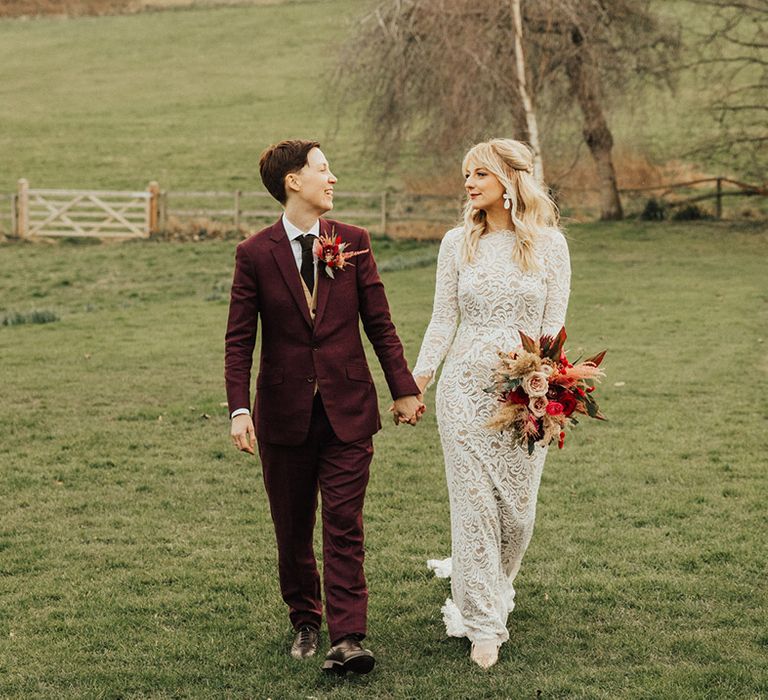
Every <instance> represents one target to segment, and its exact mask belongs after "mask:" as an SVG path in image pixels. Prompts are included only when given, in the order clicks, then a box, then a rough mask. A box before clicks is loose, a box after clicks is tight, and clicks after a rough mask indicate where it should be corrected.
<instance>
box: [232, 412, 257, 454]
mask: <svg viewBox="0 0 768 700" xmlns="http://www.w3.org/2000/svg"><path fill="white" fill-rule="evenodd" d="M229 435H230V437H231V438H232V442H233V443H234V445H235V447H236V448H237V449H238V450H241V451H242V452H249V453H250V454H254V451H253V448H254V447H255V446H256V431H255V430H254V428H253V420H251V417H250V416H249V415H248V414H247V413H241V414H240V415H238V416H235V417H234V418H233V419H232V427H231V428H230V431H229Z"/></svg>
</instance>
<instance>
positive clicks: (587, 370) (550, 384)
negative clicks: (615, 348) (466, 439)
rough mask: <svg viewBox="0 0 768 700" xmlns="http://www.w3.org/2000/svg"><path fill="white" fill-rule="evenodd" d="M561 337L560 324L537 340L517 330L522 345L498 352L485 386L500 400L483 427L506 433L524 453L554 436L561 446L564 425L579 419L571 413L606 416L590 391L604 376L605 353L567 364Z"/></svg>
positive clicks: (574, 422)
mask: <svg viewBox="0 0 768 700" xmlns="http://www.w3.org/2000/svg"><path fill="white" fill-rule="evenodd" d="M565 338H566V333H565V328H561V329H560V332H559V333H558V334H557V335H556V336H554V337H552V336H547V335H545V336H542V337H541V338H540V339H539V340H538V341H536V340H533V338H529V337H528V336H527V335H525V334H524V333H522V332H521V333H520V339H521V341H522V348H521V349H519V350H515V351H513V352H507V353H505V352H499V364H498V366H497V367H496V369H495V370H494V372H493V385H492V386H489V387H488V388H486V389H484V391H486V392H487V393H489V394H492V395H494V396H496V397H497V398H498V400H499V404H500V406H499V408H498V410H497V411H496V413H495V415H494V416H493V417H492V418H491V420H490V421H489V422H488V424H487V427H488V428H491V429H492V430H502V431H503V430H509V431H511V432H512V433H513V435H514V437H515V441H516V442H517V443H518V444H519V445H520V446H521V447H527V448H528V454H533V449H534V447H535V445H536V444H537V443H539V444H541V445H549V443H551V442H552V441H553V440H554V439H555V438H557V446H558V447H560V448H562V446H563V443H564V442H565V428H566V426H567V425H568V424H569V423H570V424H576V423H578V420H577V419H576V417H575V415H574V414H577V413H580V414H583V415H586V416H589V417H590V418H597V419H599V420H605V416H604V415H603V414H602V413H601V412H600V408H599V407H598V405H597V402H596V401H595V399H594V396H593V395H592V392H594V390H595V383H596V382H598V381H599V380H600V377H602V376H603V375H604V373H603V370H601V369H600V367H599V365H600V363H601V362H602V361H603V357H605V353H606V351H605V350H603V351H602V352H600V353H598V354H597V355H593V356H592V357H589V358H587V359H585V360H576V362H575V363H573V364H572V363H571V362H569V361H568V358H567V357H566V355H565V352H564V351H563V344H564V343H565Z"/></svg>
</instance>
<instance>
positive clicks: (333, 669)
mask: <svg viewBox="0 0 768 700" xmlns="http://www.w3.org/2000/svg"><path fill="white" fill-rule="evenodd" d="M375 664H376V659H375V658H374V657H373V654H372V653H371V651H370V650H368V649H363V647H362V645H361V644H360V642H359V641H358V640H357V639H355V638H354V637H344V639H342V640H341V641H340V642H339V643H338V644H336V645H334V646H332V647H331V650H330V651H329V652H328V653H327V654H326V655H325V661H324V662H323V671H325V672H326V673H336V674H338V675H339V676H343V675H345V674H346V673H347V672H348V671H351V672H352V673H370V672H371V671H373V667H374V665H375Z"/></svg>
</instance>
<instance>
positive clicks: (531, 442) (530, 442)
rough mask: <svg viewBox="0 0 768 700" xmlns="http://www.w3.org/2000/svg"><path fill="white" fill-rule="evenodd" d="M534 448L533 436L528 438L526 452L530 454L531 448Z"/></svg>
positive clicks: (531, 452)
mask: <svg viewBox="0 0 768 700" xmlns="http://www.w3.org/2000/svg"><path fill="white" fill-rule="evenodd" d="M535 448H536V441H535V440H534V439H533V438H528V454H529V455H532V454H533V450H534V449H535Z"/></svg>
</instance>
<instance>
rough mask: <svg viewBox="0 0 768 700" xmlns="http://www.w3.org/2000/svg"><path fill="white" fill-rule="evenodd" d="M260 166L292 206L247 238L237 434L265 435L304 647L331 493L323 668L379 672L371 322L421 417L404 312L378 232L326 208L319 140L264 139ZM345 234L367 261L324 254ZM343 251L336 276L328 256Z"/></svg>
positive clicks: (233, 312)
mask: <svg viewBox="0 0 768 700" xmlns="http://www.w3.org/2000/svg"><path fill="white" fill-rule="evenodd" d="M259 169H260V172H261V179H262V182H263V183H264V185H265V187H266V188H267V190H268V191H269V192H270V194H272V196H273V197H275V199H277V201H278V202H280V204H281V205H282V206H283V207H284V209H285V212H284V214H283V215H282V216H281V217H280V218H279V219H278V220H277V221H276V222H275V223H274V224H272V226H269V227H267V228H265V229H264V230H263V231H259V232H258V233H256V234H254V235H253V236H251V237H250V238H248V239H247V240H245V241H243V242H242V243H240V245H238V246H237V253H236V256H235V275H234V280H233V282H232V298H231V301H230V306H229V321H228V323H227V334H226V355H225V376H226V384H227V398H228V401H229V409H230V412H231V415H232V427H231V436H232V441H233V442H234V444H235V446H236V447H237V448H238V449H240V450H244V451H246V452H250V453H253V451H254V449H253V448H254V445H255V443H256V442H257V441H258V445H259V456H260V457H261V465H262V470H263V474H264V484H265V486H266V491H267V496H268V497H269V506H270V510H271V513H272V520H273V521H274V525H275V534H276V536H277V551H278V570H279V574H280V590H281V592H282V596H283V600H284V601H285V602H286V604H287V605H288V608H289V617H290V621H291V625H292V626H293V628H294V631H295V638H294V642H293V647H292V649H291V655H292V656H294V657H295V658H297V659H306V658H309V657H312V656H314V654H315V652H316V650H317V645H318V634H319V630H320V620H321V617H322V610H323V606H322V601H321V596H320V575H319V573H318V570H317V564H316V562H315V552H314V547H313V544H312V534H313V531H314V527H315V511H316V508H317V496H318V492H319V493H320V496H321V497H322V522H323V583H324V588H325V612H326V619H327V622H328V634H329V636H330V641H331V649H330V651H329V652H328V654H327V655H326V657H325V661H324V663H323V669H324V670H326V671H329V672H332V673H339V674H344V673H346V672H347V671H353V672H356V673H367V672H368V671H370V670H371V669H372V668H373V666H374V657H373V654H372V653H371V652H370V651H369V650H368V649H364V648H363V646H362V644H361V642H362V640H363V638H364V637H365V635H366V632H367V610H368V589H367V587H366V582H365V575H364V573H363V557H364V549H363V500H364V498H365V489H366V486H367V484H368V473H369V466H370V463H371V458H372V457H373V441H372V436H373V434H374V433H375V432H376V431H378V430H379V428H380V427H381V421H380V418H379V408H378V401H377V399H376V389H375V387H374V385H373V379H372V378H371V373H370V370H369V369H368V363H367V362H366V359H365V352H364V350H363V344H362V340H361V337H360V324H361V322H362V325H363V328H364V330H365V333H366V335H367V336H368V339H369V340H370V341H371V344H372V345H373V349H374V350H375V352H376V355H377V357H378V359H379V362H380V364H381V367H382V369H383V370H384V377H385V378H386V380H387V385H388V387H389V390H390V393H391V394H392V397H393V398H394V399H395V404H394V418H395V420H396V421H398V420H399V422H406V423H412V424H415V423H416V421H417V420H418V419H419V416H420V415H421V411H422V410H423V405H422V403H421V401H420V400H419V398H417V396H416V395H417V394H418V393H419V392H418V387H417V386H416V384H415V382H414V381H413V377H412V376H411V372H410V370H409V369H408V365H407V364H406V362H405V358H404V356H403V347H402V345H401V343H400V339H399V338H398V336H397V333H396V331H395V326H394V325H393V323H392V319H391V318H390V313H389V305H388V303H387V297H386V295H385V293H384V286H383V285H382V283H381V279H380V278H379V275H378V272H377V271H376V263H375V262H374V258H373V253H372V252H371V250H370V248H371V239H370V237H369V236H368V232H367V231H366V230H365V229H362V228H358V227H357V226H351V225H349V224H343V223H341V222H339V221H331V220H330V219H324V218H321V217H322V216H323V214H325V213H326V212H328V211H330V210H331V209H332V208H333V186H334V184H335V183H336V177H335V176H334V175H333V173H332V172H331V169H330V166H329V165H328V161H327V160H326V158H325V156H324V155H323V152H322V151H321V150H320V148H319V144H318V143H317V142H316V141H302V140H291V141H281V142H280V143H278V144H276V145H274V146H271V147H270V148H268V149H267V150H266V151H264V153H263V154H262V156H261V160H260V162H259ZM331 236H332V237H333V242H334V243H344V244H345V245H346V246H347V247H348V251H347V253H352V252H357V253H358V254H357V255H356V256H355V257H354V258H353V262H350V263H348V264H346V265H344V264H343V259H340V258H339V257H338V255H339V252H338V250H337V251H336V252H335V253H334V252H333V250H332V248H331V247H329V249H328V251H327V252H328V253H329V254H331V257H330V258H328V257H327V256H326V255H325V252H326V251H323V250H321V251H320V252H323V258H322V259H319V257H318V247H317V246H318V243H320V244H322V242H323V239H324V238H325V237H331ZM318 237H320V240H319V241H318ZM341 252H342V253H344V252H345V251H341ZM334 256H335V257H334ZM331 263H333V267H332V269H331V270H330V271H331V272H332V273H333V274H328V270H326V269H325V265H326V264H328V265H330V264H331ZM259 319H260V321H261V357H260V361H259V375H258V377H257V378H256V400H255V402H254V412H255V414H254V417H253V419H252V418H251V415H250V409H249V407H250V398H251V394H250V392H251V389H250V385H251V365H252V361H253V350H254V346H255V343H256V328H257V323H258V321H259ZM254 423H255V428H254ZM254 431H255V432H254Z"/></svg>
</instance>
